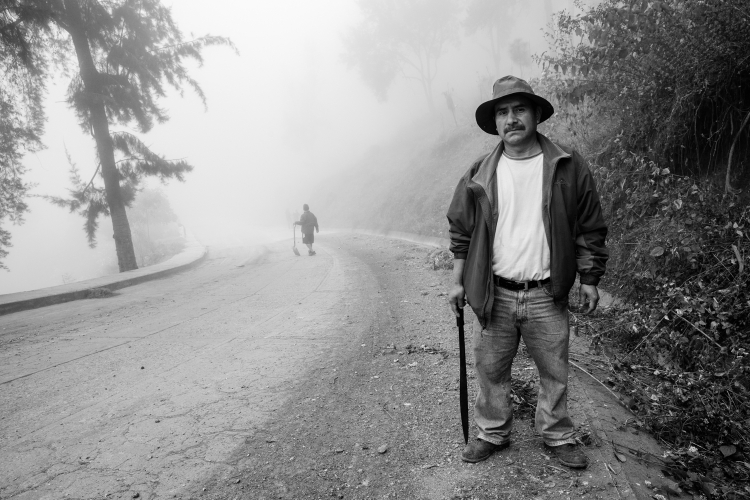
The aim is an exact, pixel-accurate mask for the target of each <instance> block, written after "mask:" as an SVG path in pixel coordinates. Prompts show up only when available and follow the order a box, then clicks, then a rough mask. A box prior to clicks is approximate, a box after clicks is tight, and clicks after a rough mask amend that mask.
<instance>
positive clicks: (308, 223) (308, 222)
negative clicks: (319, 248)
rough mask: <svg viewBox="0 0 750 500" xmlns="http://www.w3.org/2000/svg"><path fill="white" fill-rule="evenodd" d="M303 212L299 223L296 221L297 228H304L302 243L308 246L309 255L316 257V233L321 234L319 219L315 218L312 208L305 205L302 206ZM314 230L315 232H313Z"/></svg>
mask: <svg viewBox="0 0 750 500" xmlns="http://www.w3.org/2000/svg"><path fill="white" fill-rule="evenodd" d="M302 210H304V212H303V213H302V215H301V216H300V218H299V220H298V221H294V225H295V226H302V243H304V244H305V245H307V255H310V256H312V255H315V250H313V243H314V242H315V233H316V232H320V228H319V227H318V218H317V217H315V214H313V213H312V212H311V211H310V207H309V206H308V205H307V203H305V204H304V205H302ZM313 229H314V230H315V231H313Z"/></svg>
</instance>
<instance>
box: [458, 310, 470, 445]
mask: <svg viewBox="0 0 750 500" xmlns="http://www.w3.org/2000/svg"><path fill="white" fill-rule="evenodd" d="M456 325H458V352H459V354H458V356H459V358H460V361H459V363H460V364H459V387H460V392H461V427H462V428H463V430H464V443H468V442H469V389H468V388H467V387H466V348H465V346H464V310H463V309H459V310H458V316H456Z"/></svg>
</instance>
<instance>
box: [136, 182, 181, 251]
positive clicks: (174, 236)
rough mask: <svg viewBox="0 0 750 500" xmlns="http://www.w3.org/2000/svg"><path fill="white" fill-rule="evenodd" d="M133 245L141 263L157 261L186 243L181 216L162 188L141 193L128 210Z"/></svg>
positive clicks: (144, 190)
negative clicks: (179, 219) (180, 220)
mask: <svg viewBox="0 0 750 500" xmlns="http://www.w3.org/2000/svg"><path fill="white" fill-rule="evenodd" d="M128 217H129V220H130V221H131V224H132V227H133V244H134V246H135V253H136V255H137V256H138V259H139V261H140V263H141V266H147V265H152V264H156V263H158V262H160V261H162V260H164V259H166V258H169V257H171V256H172V255H175V254H176V253H178V252H179V251H180V250H182V248H183V247H184V246H185V242H184V240H183V238H182V237H181V236H182V235H181V234H180V231H179V228H178V226H177V215H176V214H175V213H174V211H173V210H172V206H171V205H170V204H169V199H168V198H167V196H166V194H164V192H163V191H162V190H161V189H158V188H145V189H143V190H141V191H139V192H138V194H137V195H136V198H135V201H134V202H133V204H132V205H131V207H130V208H129V209H128Z"/></svg>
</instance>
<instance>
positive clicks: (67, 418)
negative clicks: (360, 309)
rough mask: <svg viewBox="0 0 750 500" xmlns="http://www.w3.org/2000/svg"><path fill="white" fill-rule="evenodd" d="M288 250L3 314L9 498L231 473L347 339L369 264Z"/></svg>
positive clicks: (180, 484)
mask: <svg viewBox="0 0 750 500" xmlns="http://www.w3.org/2000/svg"><path fill="white" fill-rule="evenodd" d="M287 247H290V245H289V244H286V243H284V244H277V245H276V246H271V247H266V248H261V249H259V248H234V249H224V250H212V251H211V253H210V256H209V257H208V259H207V260H206V262H205V263H204V264H202V265H200V266H199V267H198V268H197V269H195V270H191V271H187V272H184V273H181V274H179V275H177V276H173V277H170V278H168V279H163V280H156V281H152V282H148V283H145V284H141V285H138V286H133V287H130V288H126V289H123V290H120V291H118V292H116V293H115V294H114V295H113V296H112V297H108V298H101V299H89V300H81V301H76V302H71V303H66V304H60V305H56V306H51V307H46V308H41V309H35V310H30V311H24V312H20V313H15V314H11V315H7V316H3V317H0V498H62V496H69V497H72V498H103V497H104V496H105V495H107V494H110V495H114V496H123V497H125V496H126V494H127V493H130V492H138V491H142V490H146V491H149V492H152V493H151V495H153V496H155V497H167V496H172V495H173V494H174V493H177V492H180V491H184V490H185V489H186V488H188V487H189V486H190V484H189V483H193V482H200V481H201V480H202V479H204V477H205V476H206V475H207V474H211V473H214V472H215V469H216V468H221V467H222V463H223V462H224V461H226V460H227V458H228V457H229V456H230V455H231V454H232V452H233V451H234V449H235V448H236V447H237V444H238V443H241V442H242V440H243V437H244V436H245V435H247V434H248V433H250V432H252V431H253V429H254V428H255V427H257V426H259V425H261V424H262V423H263V422H264V421H265V420H266V419H267V418H268V417H269V415H271V414H272V413H273V411H274V410H275V409H276V408H277V407H278V405H279V403H280V402H281V401H282V400H283V399H284V393H283V391H280V390H279V386H280V385H281V384H282V383H284V382H289V381H293V380H295V379H296V378H298V377H299V376H300V375H301V374H302V373H304V372H305V371H306V370H308V369H309V368H310V366H312V364H313V363H314V362H315V361H316V360H317V357H318V355H319V354H320V353H325V352H326V351H327V350H328V349H329V347H330V345H331V343H333V342H336V340H337V339H338V337H339V336H340V335H341V328H340V327H336V326H335V324H338V323H339V322H338V321H336V320H337V319H338V318H339V316H340V314H341V310H342V309H341V308H342V307H344V306H345V304H347V303H350V302H351V301H352V300H353V299H354V298H355V297H353V295H356V294H357V292H358V289H357V287H353V286H352V283H351V282H352V280H351V277H352V273H349V278H347V276H346V275H345V274H346V273H345V271H346V270H347V268H348V267H352V266H353V267H354V268H355V269H353V270H354V271H355V273H354V275H359V276H362V273H363V272H365V273H366V269H362V268H361V264H360V267H357V262H356V259H352V258H351V257H349V256H347V255H345V254H344V253H339V252H338V251H337V250H334V249H333V248H331V247H328V248H324V247H318V255H317V256H316V257H314V258H308V257H306V256H305V257H295V256H294V254H293V253H292V251H291V248H287ZM305 253H306V252H305ZM127 498H130V496H127Z"/></svg>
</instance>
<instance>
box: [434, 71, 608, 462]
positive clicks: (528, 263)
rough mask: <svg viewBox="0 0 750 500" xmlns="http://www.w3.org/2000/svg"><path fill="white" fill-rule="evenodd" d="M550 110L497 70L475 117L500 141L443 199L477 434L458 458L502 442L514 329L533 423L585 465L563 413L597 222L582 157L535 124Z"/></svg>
mask: <svg viewBox="0 0 750 500" xmlns="http://www.w3.org/2000/svg"><path fill="white" fill-rule="evenodd" d="M552 113H554V108H553V107H552V105H551V104H550V103H549V102H548V101H547V100H546V99H544V98H542V97H540V96H538V95H536V94H534V91H533V90H532V89H531V86H530V85H529V84H528V83H526V82H525V81H524V80H521V79H519V78H516V77H514V76H506V77H503V78H500V79H499V80H497V81H496V82H495V84H494V85H493V95H492V99H491V100H489V101H487V102H485V103H483V104H481V105H480V106H479V107H478V108H477V111H476V120H477V124H478V125H479V127H480V128H481V129H482V130H484V131H485V132H487V133H488V134H493V135H499V136H500V142H499V144H498V145H497V147H495V149H494V150H493V151H492V152H491V153H490V154H488V155H487V156H484V157H482V158H480V159H478V160H477V161H476V162H474V164H473V165H472V166H471V168H470V169H469V170H468V171H467V172H466V173H465V174H464V176H463V177H462V178H461V180H460V181H459V183H458V186H457V187H456V191H455V193H454V194H453V200H452V201H451V204H450V207H449V209H448V222H449V224H450V239H451V246H450V249H451V251H452V252H453V255H454V258H455V261H454V271H453V277H454V284H453V288H452V289H451V291H450V293H449V295H448V301H449V302H450V306H451V309H452V310H453V312H454V313H455V314H456V315H457V316H458V313H459V308H463V307H464V304H465V301H468V303H469V305H470V306H471V308H472V309H473V311H474V313H475V314H476V321H475V322H474V342H473V345H474V358H475V367H476V372H477V380H478V383H479V393H478V395H477V399H476V402H475V404H474V421H475V423H476V426H477V428H478V429H479V435H478V438H477V439H476V440H475V441H470V442H469V444H467V445H466V448H464V450H463V453H462V455H461V458H462V459H463V460H464V461H466V462H480V461H482V460H485V459H486V458H488V457H489V456H490V455H491V454H492V453H494V452H496V451H499V450H502V449H504V448H507V447H508V445H509V444H510V432H511V424H512V422H513V407H512V402H511V364H512V362H513V358H514V357H515V355H516V352H517V350H518V343H519V339H520V338H521V337H523V339H524V343H525V344H526V348H527V349H528V351H529V354H530V355H531V357H532V358H533V360H534V363H535V364H536V366H537V369H538V370H539V378H540V383H541V387H540V389H539V396H538V401H537V407H536V418H535V423H536V430H537V432H538V433H539V434H540V435H541V437H542V440H543V441H544V445H545V447H547V448H548V449H549V450H550V451H551V452H552V453H554V455H555V456H556V457H557V458H558V460H559V461H560V463H562V464H563V465H565V466H567V467H573V468H585V467H586V466H587V465H588V459H587V458H586V455H585V454H584V453H583V451H582V450H581V449H580V447H579V446H578V444H577V443H576V440H575V439H574V437H575V436H574V428H573V422H572V421H571V419H570V417H569V416H568V404H567V394H568V341H569V338H568V335H569V332H568V308H567V306H568V293H569V291H570V289H571V288H572V286H573V283H574V281H575V279H576V272H577V273H578V275H579V277H580V283H581V287H580V290H579V294H580V295H579V297H580V298H581V301H582V302H583V301H585V302H586V304H587V308H586V310H585V311H584V312H585V313H591V312H592V311H594V309H596V306H597V303H598V301H599V293H598V291H597V289H596V287H597V285H598V283H599V279H600V278H601V276H602V275H603V274H604V270H605V264H606V262H607V257H608V253H607V249H606V247H605V242H604V240H605V237H606V235H607V226H606V224H605V222H604V218H603V217H602V210H601V206H600V203H599V196H598V194H597V192H596V186H595V184H594V179H593V177H592V176H591V172H589V169H588V167H587V166H586V163H585V162H584V160H583V158H581V156H580V155H579V154H578V153H577V152H575V151H574V150H572V149H570V148H567V147H563V146H558V145H557V144H555V143H553V142H552V141H550V140H549V139H547V138H546V137H545V136H543V135H542V134H540V133H538V132H537V124H539V123H541V122H543V121H544V120H546V119H547V118H549V117H550V116H552Z"/></svg>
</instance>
